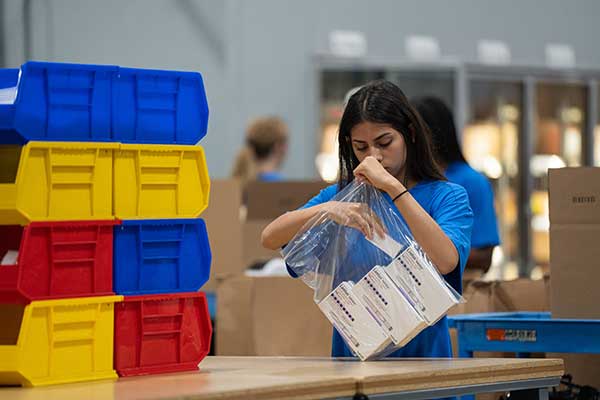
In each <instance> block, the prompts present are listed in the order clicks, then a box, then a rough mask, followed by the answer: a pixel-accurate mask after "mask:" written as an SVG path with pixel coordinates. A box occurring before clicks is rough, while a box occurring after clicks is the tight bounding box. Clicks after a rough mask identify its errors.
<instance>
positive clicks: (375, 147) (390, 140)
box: [350, 122, 406, 180]
mask: <svg viewBox="0 0 600 400" xmlns="http://www.w3.org/2000/svg"><path fill="white" fill-rule="evenodd" d="M350 138H351V141H352V150H353V151H354V155H355V156H356V158H357V159H358V161H359V162H362V160H364V159H365V158H366V157H368V156H373V157H375V159H377V161H379V162H380V163H381V165H382V166H383V167H384V168H385V169H386V170H387V171H388V172H389V173H390V174H391V175H392V176H394V177H396V179H398V180H402V179H403V178H404V167H405V165H406V143H405V141H404V136H402V134H401V133H400V132H398V131H397V130H395V129H394V128H392V127H391V126H390V125H387V124H377V123H373V122H361V123H360V124H358V125H355V126H354V128H352V130H351V131H350Z"/></svg>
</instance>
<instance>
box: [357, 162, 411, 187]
mask: <svg viewBox="0 0 600 400" xmlns="http://www.w3.org/2000/svg"><path fill="white" fill-rule="evenodd" d="M354 176H355V177H356V178H358V179H361V180H365V181H367V182H369V183H370V184H371V185H373V186H375V187H376V188H377V189H379V190H383V191H385V192H387V193H388V194H390V195H392V193H391V192H395V191H398V190H404V187H403V185H402V183H400V181H398V179H396V178H395V177H394V176H393V175H392V174H390V173H389V172H388V171H387V170H386V169H385V168H383V166H382V165H381V163H379V161H377V159H376V158H375V157H372V156H368V157H366V158H365V159H364V160H362V162H361V163H360V164H359V165H358V167H356V168H355V169H354ZM401 186H402V187H401ZM400 187H401V188H400Z"/></svg>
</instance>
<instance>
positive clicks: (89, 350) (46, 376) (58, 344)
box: [0, 296, 123, 386]
mask: <svg viewBox="0 0 600 400" xmlns="http://www.w3.org/2000/svg"><path fill="white" fill-rule="evenodd" d="M122 300H123V296H102V297H82V298H76V299H65V300H43V301H34V302H31V303H30V304H28V305H27V306H23V305H14V304H1V305H0V326H2V329H0V385H23V386H41V385H52V384H57V383H67V382H79V381H87V380H95V379H116V378H117V374H116V373H115V371H114V370H113V327H114V303H115V302H119V301H122Z"/></svg>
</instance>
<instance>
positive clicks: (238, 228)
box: [201, 179, 242, 292]
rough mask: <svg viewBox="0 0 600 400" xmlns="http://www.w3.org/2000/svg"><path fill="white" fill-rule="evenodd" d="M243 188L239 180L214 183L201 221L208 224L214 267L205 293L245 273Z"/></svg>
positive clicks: (212, 266) (212, 182)
mask: <svg viewBox="0 0 600 400" xmlns="http://www.w3.org/2000/svg"><path fill="white" fill-rule="evenodd" d="M241 199H242V188H241V185H240V183H239V182H238V181H236V180H223V179H221V180H219V179H214V180H212V181H211V190H210V203H209V205H208V208H207V209H206V211H204V213H202V215H201V218H203V219H204V221H205V222H206V229H207V231H208V239H209V242H210V250H211V253H212V265H211V271H210V279H209V281H208V282H207V283H206V285H204V286H203V287H202V289H201V290H203V291H209V292H210V291H215V290H216V287H217V284H218V280H219V279H220V278H224V277H227V276H229V275H233V274H239V273H240V271H242V225H241V222H240V205H241Z"/></svg>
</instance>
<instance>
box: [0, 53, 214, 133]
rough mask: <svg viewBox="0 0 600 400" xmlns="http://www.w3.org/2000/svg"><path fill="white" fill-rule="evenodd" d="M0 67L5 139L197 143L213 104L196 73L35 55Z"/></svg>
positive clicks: (0, 113) (1, 127)
mask: <svg viewBox="0 0 600 400" xmlns="http://www.w3.org/2000/svg"><path fill="white" fill-rule="evenodd" d="M20 74H21V76H20V78H19V70H17V69H4V70H1V72H0V89H4V90H6V89H7V88H10V87H15V86H17V97H16V100H15V102H14V103H13V104H0V143H2V144H23V143H26V142H28V141H30V140H39V141H112V142H124V143H155V144H196V143H197V142H198V141H199V140H200V139H202V138H203V137H204V135H205V134H206V129H207V125H208V103H207V100H206V93H205V91H204V84H203V81H202V76H201V75H200V74H199V73H197V72H179V71H157V70H149V69H148V70H146V69H133V68H121V67H118V66H112V65H82V64H62V63H49V62H35V61H30V62H27V63H25V64H23V66H22V67H21V70H20Z"/></svg>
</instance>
